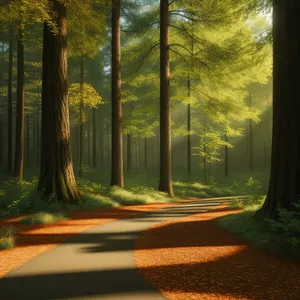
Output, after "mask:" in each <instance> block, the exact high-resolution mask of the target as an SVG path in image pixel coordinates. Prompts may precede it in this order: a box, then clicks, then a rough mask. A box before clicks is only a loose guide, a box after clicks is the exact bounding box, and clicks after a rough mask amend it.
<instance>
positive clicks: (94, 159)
mask: <svg viewBox="0 0 300 300" xmlns="http://www.w3.org/2000/svg"><path fill="white" fill-rule="evenodd" d="M96 128H97V126H96V109H95V108H94V109H93V168H94V169H96V168H97V132H96Z"/></svg>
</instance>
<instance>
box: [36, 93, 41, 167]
mask: <svg viewBox="0 0 300 300" xmlns="http://www.w3.org/2000/svg"><path fill="white" fill-rule="evenodd" d="M37 101H38V103H37V114H36V165H37V166H38V165H39V164H40V147H41V141H40V136H41V133H40V114H41V102H40V89H39V88H38V96H37Z"/></svg>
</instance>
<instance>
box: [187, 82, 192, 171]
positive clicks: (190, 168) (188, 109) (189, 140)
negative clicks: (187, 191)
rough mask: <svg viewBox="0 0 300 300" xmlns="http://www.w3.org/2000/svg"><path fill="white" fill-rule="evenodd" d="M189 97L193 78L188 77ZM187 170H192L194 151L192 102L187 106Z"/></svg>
mask: <svg viewBox="0 0 300 300" xmlns="http://www.w3.org/2000/svg"><path fill="white" fill-rule="evenodd" d="M188 97H191V78H190V77H189V79H188ZM187 171H188V174H189V175H190V174H191V172H192V151H191V104H188V106H187Z"/></svg>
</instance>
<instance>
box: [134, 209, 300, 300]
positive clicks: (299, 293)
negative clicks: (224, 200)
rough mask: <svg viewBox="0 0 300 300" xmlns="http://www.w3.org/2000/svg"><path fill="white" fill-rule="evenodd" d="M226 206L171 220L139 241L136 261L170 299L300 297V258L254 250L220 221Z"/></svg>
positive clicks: (284, 299) (283, 299)
mask: <svg viewBox="0 0 300 300" xmlns="http://www.w3.org/2000/svg"><path fill="white" fill-rule="evenodd" d="M236 212H237V211H229V210H228V209H226V205H223V206H220V207H218V209H215V210H212V211H208V212H206V213H201V214H198V215H194V216H189V217H184V218H180V219H177V220H174V221H168V222H164V223H161V224H159V225H157V226H154V227H153V228H151V229H150V230H148V231H146V232H145V233H144V234H143V235H142V236H141V237H140V238H139V239H138V241H137V243H136V249H135V253H134V257H135V262H136V265H137V267H138V268H139V270H140V272H141V273H142V275H143V276H144V278H145V279H146V280H147V281H148V282H149V283H150V284H151V285H152V286H154V287H155V288H156V289H158V290H159V291H160V292H161V293H162V294H164V295H165V297H167V299H176V300H179V299H180V300H181V299H182V300H188V299H201V300H216V299H218V300H220V299H222V300H229V299H251V300H252V299H253V300H254V299H255V300H271V299H272V300H294V299H295V300H299V299H300V263H297V262H292V261H289V260H284V259H279V258H276V257H275V256H273V255H271V254H267V253H265V252H263V251H259V250H257V249H254V248H253V247H252V246H249V245H248V244H247V243H246V242H244V241H242V240H240V239H239V238H237V237H236V236H235V235H233V234H231V233H229V232H227V231H225V230H224V229H222V228H220V227H219V226H218V225H217V224H216V219H217V218H219V217H222V216H224V215H227V214H229V213H236Z"/></svg>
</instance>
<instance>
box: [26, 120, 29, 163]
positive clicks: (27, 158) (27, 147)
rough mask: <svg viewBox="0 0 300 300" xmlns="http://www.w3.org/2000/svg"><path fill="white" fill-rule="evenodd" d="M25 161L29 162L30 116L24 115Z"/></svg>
mask: <svg viewBox="0 0 300 300" xmlns="http://www.w3.org/2000/svg"><path fill="white" fill-rule="evenodd" d="M26 163H27V165H29V164H30V118H29V115H27V116H26Z"/></svg>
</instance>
